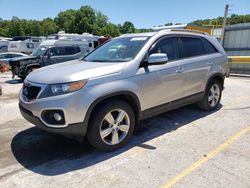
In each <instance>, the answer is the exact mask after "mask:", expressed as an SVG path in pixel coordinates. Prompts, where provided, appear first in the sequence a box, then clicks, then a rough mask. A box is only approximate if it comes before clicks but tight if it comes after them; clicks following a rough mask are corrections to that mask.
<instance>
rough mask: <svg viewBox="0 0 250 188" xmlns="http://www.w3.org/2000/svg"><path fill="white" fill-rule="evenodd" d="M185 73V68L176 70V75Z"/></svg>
mask: <svg viewBox="0 0 250 188" xmlns="http://www.w3.org/2000/svg"><path fill="white" fill-rule="evenodd" d="M183 72H184V68H183V67H179V68H178V69H177V70H176V73H183Z"/></svg>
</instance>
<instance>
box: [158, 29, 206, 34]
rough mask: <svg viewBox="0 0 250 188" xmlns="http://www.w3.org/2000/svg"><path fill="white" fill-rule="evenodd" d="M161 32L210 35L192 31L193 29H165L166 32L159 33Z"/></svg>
mask: <svg viewBox="0 0 250 188" xmlns="http://www.w3.org/2000/svg"><path fill="white" fill-rule="evenodd" d="M161 31H180V32H187V33H198V34H203V35H209V34H208V33H206V32H203V31H197V30H191V29H164V30H160V31H159V32H161Z"/></svg>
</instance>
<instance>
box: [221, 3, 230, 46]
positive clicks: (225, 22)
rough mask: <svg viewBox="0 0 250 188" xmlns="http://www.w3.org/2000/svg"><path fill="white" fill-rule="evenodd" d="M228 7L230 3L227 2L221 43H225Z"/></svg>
mask: <svg viewBox="0 0 250 188" xmlns="http://www.w3.org/2000/svg"><path fill="white" fill-rule="evenodd" d="M228 7H229V5H228V4H227V5H226V6H225V11H224V18H223V24H222V30H221V41H220V43H221V45H223V43H224V38H225V29H226V25H227V15H228Z"/></svg>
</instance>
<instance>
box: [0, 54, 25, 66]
mask: <svg viewBox="0 0 250 188" xmlns="http://www.w3.org/2000/svg"><path fill="white" fill-rule="evenodd" d="M27 56H28V55H26V54H23V53H18V52H4V53H0V63H4V64H6V65H8V66H9V60H11V59H13V58H16V57H27Z"/></svg>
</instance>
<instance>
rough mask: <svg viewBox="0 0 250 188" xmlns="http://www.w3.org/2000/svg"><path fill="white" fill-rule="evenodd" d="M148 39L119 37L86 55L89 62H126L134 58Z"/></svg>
mask: <svg viewBox="0 0 250 188" xmlns="http://www.w3.org/2000/svg"><path fill="white" fill-rule="evenodd" d="M147 40H148V37H121V38H115V39H112V40H111V41H109V42H107V43H105V44H104V45H102V46H101V47H99V48H97V49H96V50H95V51H93V52H92V53H90V54H89V55H87V56H86V57H85V58H84V60H85V61H89V62H126V61H130V60H132V59H134V58H135V56H136V55H137V54H138V52H139V51H140V50H141V48H142V47H143V45H144V44H145V43H146V41H147Z"/></svg>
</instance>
